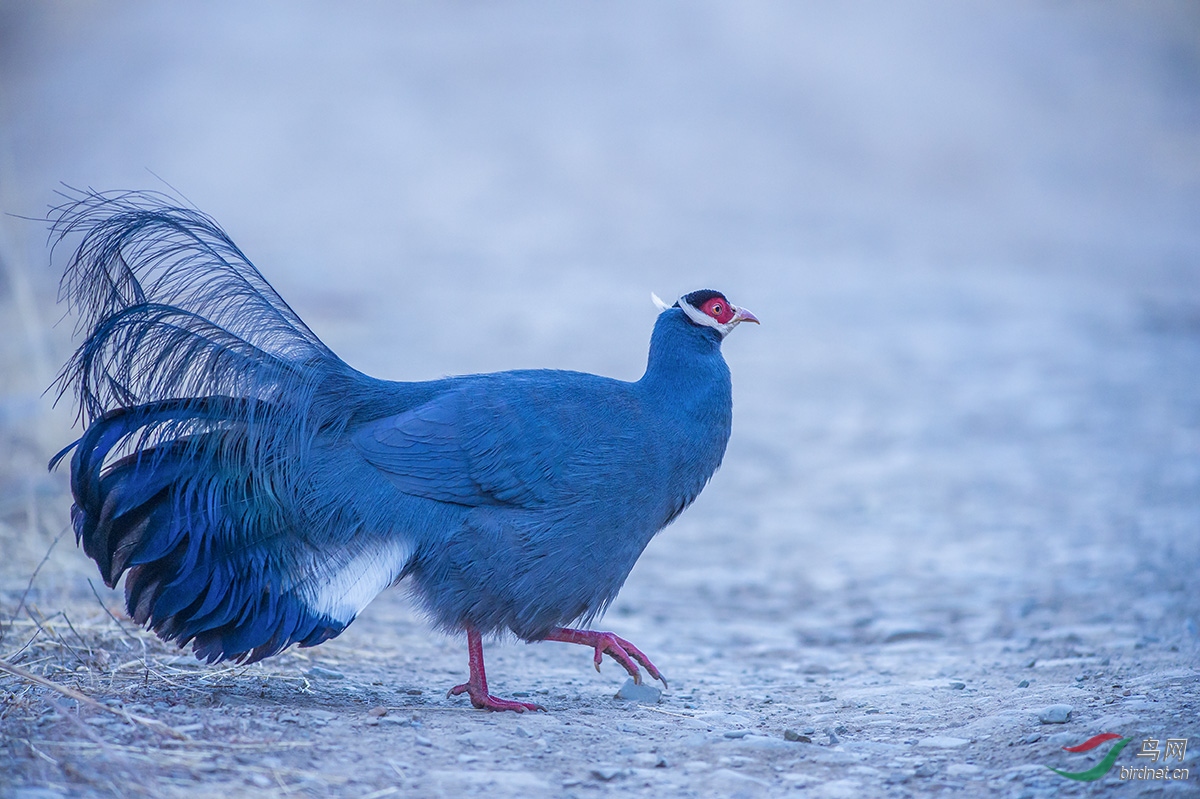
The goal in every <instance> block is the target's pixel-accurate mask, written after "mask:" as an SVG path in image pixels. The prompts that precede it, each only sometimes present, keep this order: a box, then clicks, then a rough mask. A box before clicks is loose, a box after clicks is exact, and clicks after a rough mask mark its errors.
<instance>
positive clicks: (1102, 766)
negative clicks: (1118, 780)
mask: <svg viewBox="0 0 1200 799" xmlns="http://www.w3.org/2000/svg"><path fill="white" fill-rule="evenodd" d="M1117 738H1120V740H1119V741H1117V743H1116V744H1114V745H1113V748H1112V749H1109V750H1108V754H1107V755H1105V756H1104V759H1103V760H1101V761H1100V762H1099V763H1097V764H1096V765H1094V766H1092V767H1091V768H1090V769H1088V770H1087V771H1060V770H1059V769H1056V768H1054V767H1053V766H1047V767H1046V768H1048V769H1050V770H1051V771H1053V772H1054V773H1055V774H1058V775H1059V776H1062V777H1066V778H1067V779H1069V780H1077V781H1079V782H1093V781H1095V780H1098V779H1100V778H1101V777H1103V776H1104V775H1105V774H1107V773H1108V772H1109V771H1110V770H1111V769H1112V767H1113V764H1114V763H1116V762H1117V756H1118V755H1120V754H1121V750H1122V749H1124V748H1125V747H1126V746H1128V745H1129V742H1130V741H1132V740H1133V739H1132V738H1121V736H1120V735H1117V734H1116V733H1115V732H1106V733H1102V734H1100V735H1097V736H1095V737H1093V738H1088V739H1087V740H1086V741H1084V742H1083V743H1081V744H1077V745H1076V746H1064V747H1063V751H1064V752H1090V751H1091V750H1093V749H1095V748H1096V747H1097V746H1100V745H1101V744H1105V743H1108V742H1109V741H1112V740H1114V739H1117Z"/></svg>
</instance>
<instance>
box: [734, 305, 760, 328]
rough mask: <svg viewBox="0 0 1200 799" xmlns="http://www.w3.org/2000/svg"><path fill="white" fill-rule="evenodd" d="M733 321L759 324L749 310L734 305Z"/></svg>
mask: <svg viewBox="0 0 1200 799" xmlns="http://www.w3.org/2000/svg"><path fill="white" fill-rule="evenodd" d="M733 321H735V322H753V323H754V324H756V325H757V324H760V322H759V321H758V317H757V316H755V315H754V314H752V313H750V311H748V310H746V309H745V308H739V307H737V306H736V305H735V306H733Z"/></svg>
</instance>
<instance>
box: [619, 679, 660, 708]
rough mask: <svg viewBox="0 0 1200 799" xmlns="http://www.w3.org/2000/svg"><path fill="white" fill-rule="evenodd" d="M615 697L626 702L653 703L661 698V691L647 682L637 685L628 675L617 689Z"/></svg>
mask: <svg viewBox="0 0 1200 799" xmlns="http://www.w3.org/2000/svg"><path fill="white" fill-rule="evenodd" d="M616 698H617V699H623V700H625V701H627V702H639V703H641V704H643V705H653V704H655V703H656V702H659V701H661V700H662V691H661V690H659V689H658V688H656V687H655V686H653V685H650V684H648V683H642V684H641V685H638V684H637V683H635V682H634V681H633V678H632V677H630V678H629V679H628V680H626V681H625V684H624V685H622V686H621V690H619V691H617V694H616Z"/></svg>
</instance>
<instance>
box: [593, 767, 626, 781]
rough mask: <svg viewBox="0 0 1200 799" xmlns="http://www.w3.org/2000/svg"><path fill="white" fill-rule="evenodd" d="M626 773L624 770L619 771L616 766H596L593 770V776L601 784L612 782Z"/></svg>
mask: <svg viewBox="0 0 1200 799" xmlns="http://www.w3.org/2000/svg"><path fill="white" fill-rule="evenodd" d="M624 773H625V770H624V769H619V768H617V767H616V766H596V767H595V768H594V769H592V776H593V777H595V778H596V779H598V780H600V781H601V782H611V781H613V780H615V779H616V778H617V777H620V776H621V775H622V774H624Z"/></svg>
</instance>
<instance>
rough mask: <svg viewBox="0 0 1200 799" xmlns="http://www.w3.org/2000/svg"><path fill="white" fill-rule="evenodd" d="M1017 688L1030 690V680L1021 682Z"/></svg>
mask: <svg viewBox="0 0 1200 799" xmlns="http://www.w3.org/2000/svg"><path fill="white" fill-rule="evenodd" d="M1017 687H1018V688H1028V687H1029V680H1021V681H1020V682H1019V683H1017Z"/></svg>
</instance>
